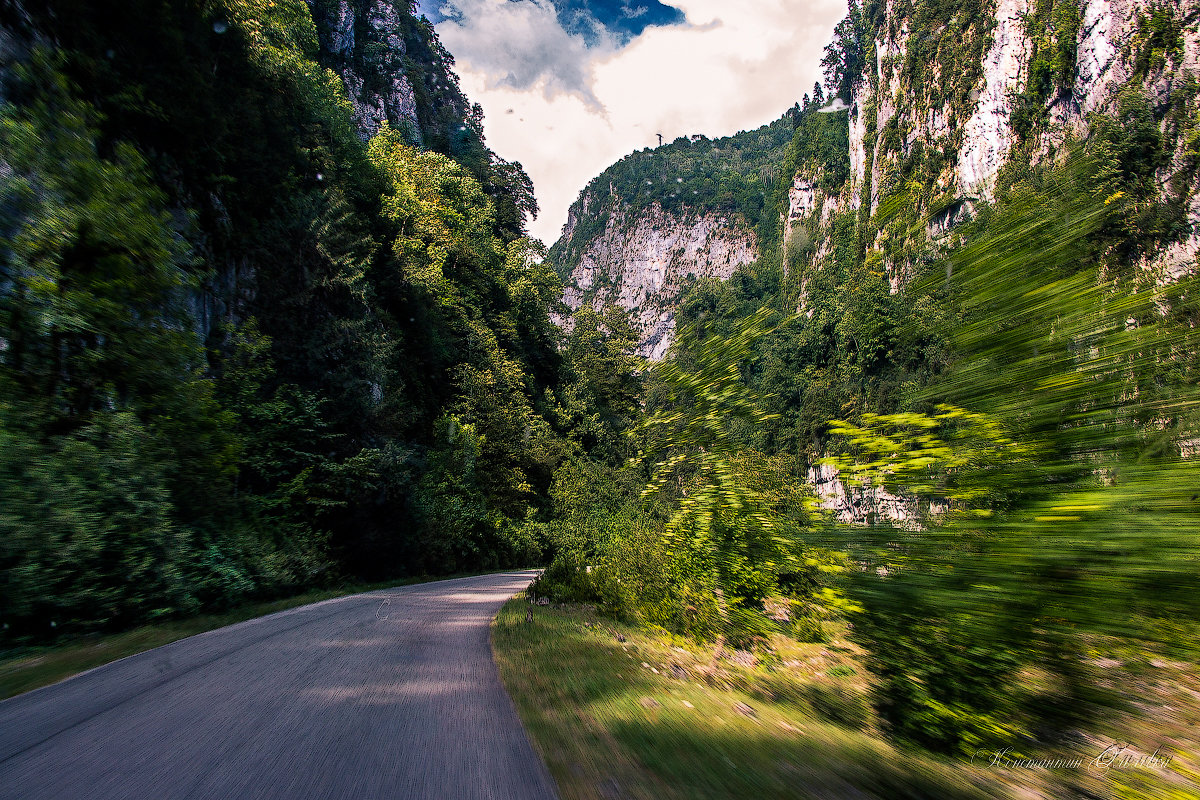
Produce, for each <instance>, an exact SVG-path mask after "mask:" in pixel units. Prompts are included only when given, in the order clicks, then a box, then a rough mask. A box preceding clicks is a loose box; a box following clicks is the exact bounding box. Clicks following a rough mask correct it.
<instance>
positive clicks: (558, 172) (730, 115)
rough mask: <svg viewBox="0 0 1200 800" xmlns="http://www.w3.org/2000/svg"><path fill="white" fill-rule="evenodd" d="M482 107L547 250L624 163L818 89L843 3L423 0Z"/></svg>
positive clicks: (721, 132) (490, 136)
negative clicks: (520, 177) (520, 178)
mask: <svg viewBox="0 0 1200 800" xmlns="http://www.w3.org/2000/svg"><path fill="white" fill-rule="evenodd" d="M418 7H419V11H420V12H421V13H423V14H425V15H426V16H427V17H428V18H429V20H430V21H431V22H433V23H434V25H435V27H436V30H437V32H438V36H439V37H440V38H441V40H442V44H443V45H444V46H445V47H446V49H447V50H449V51H450V53H451V54H452V55H453V56H454V59H455V71H456V72H457V73H458V75H459V78H460V80H461V83H462V88H463V91H464V92H465V93H466V95H467V97H468V98H470V100H471V101H472V102H477V103H479V104H481V105H482V106H483V110H484V115H485V120H486V121H485V127H484V131H485V134H486V136H487V140H488V145H489V146H490V147H491V148H492V149H493V150H495V151H496V153H497V154H499V155H500V156H501V157H503V158H506V159H508V160H509V161H519V162H521V164H522V165H523V166H524V167H525V171H526V172H528V173H529V177H530V178H532V179H533V184H534V190H535V192H536V194H537V199H538V204H539V205H540V206H541V213H540V214H539V215H538V218H537V220H535V221H532V222H531V223H530V225H529V228H530V232H531V233H532V235H534V236H535V237H537V238H539V239H541V240H542V241H544V242H545V243H546V244H547V245H549V244H552V243H553V242H554V241H555V240H556V239H557V238H558V236H559V233H560V232H561V229H562V226H563V224H564V223H565V222H566V219H567V209H568V207H569V206H570V204H571V203H572V202H574V200H575V198H576V197H577V196H578V195H579V192H580V190H581V189H582V188H583V187H584V186H585V185H586V184H587V182H588V181H590V180H591V179H592V178H594V177H595V176H596V175H598V174H600V173H601V172H603V171H604V169H605V168H606V167H608V165H610V164H612V163H613V162H615V161H617V160H619V159H620V158H621V157H622V156H625V155H626V154H628V153H631V152H633V151H635V150H640V149H642V148H644V147H654V146H656V145H657V144H658V137H657V136H656V135H655V134H658V133H661V134H662V136H663V142H664V143H667V142H670V141H672V140H673V139H675V138H676V137H678V136H688V135H691V134H697V133H702V134H704V135H706V136H709V137H717V136H728V135H730V134H733V133H736V132H738V131H740V130H748V129H753V128H757V127H759V126H761V125H765V124H766V123H768V122H770V121H771V120H774V119H776V118H778V117H779V115H780V114H782V113H783V112H784V111H785V110H786V109H787V108H789V107H790V106H791V105H792V104H793V103H795V102H797V101H798V100H800V99H801V97H803V96H804V94H805V93H806V92H811V91H812V86H813V82H814V81H817V80H820V79H821V66H820V62H821V56H822V55H823V52H824V48H825V45H826V44H827V43H828V41H829V39H830V36H831V34H832V32H833V27H834V25H836V24H837V22H838V20H840V19H841V18H842V17H843V16H844V15H845V13H846V2H845V0H665V1H664V0H420V2H419V4H418Z"/></svg>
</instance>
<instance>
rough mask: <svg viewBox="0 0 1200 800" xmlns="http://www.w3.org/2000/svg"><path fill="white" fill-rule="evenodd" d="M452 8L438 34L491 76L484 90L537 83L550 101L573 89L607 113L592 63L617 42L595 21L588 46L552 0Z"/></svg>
mask: <svg viewBox="0 0 1200 800" xmlns="http://www.w3.org/2000/svg"><path fill="white" fill-rule="evenodd" d="M449 8H450V9H452V10H453V12H454V13H455V16H454V18H450V19H446V20H445V21H443V22H442V23H441V24H439V25H438V26H437V32H438V36H439V37H440V38H441V40H442V44H444V45H445V46H446V49H448V50H449V51H450V52H451V53H452V54H453V55H454V58H455V61H456V62H458V63H459V64H460V65H462V67H463V68H465V67H466V66H467V65H469V67H470V69H471V70H472V71H473V72H475V73H478V74H480V75H483V76H484V77H485V78H486V83H485V86H486V87H487V88H486V90H485V91H493V90H496V89H499V88H502V87H507V88H512V89H517V90H528V89H533V88H535V87H537V88H539V89H540V90H541V92H542V94H543V95H544V96H545V97H546V99H547V100H549V99H552V98H554V97H556V96H558V95H559V94H573V95H576V96H578V97H579V98H580V99H581V100H583V101H584V103H585V104H586V105H587V106H588V107H589V108H590V109H592V110H593V111H595V112H598V113H599V112H602V110H603V108H602V105H601V103H600V101H599V100H597V99H596V96H595V94H593V92H592V81H593V76H592V63H593V61H594V59H595V58H596V56H597V54H598V53H600V52H608V51H611V50H612V49H614V48H615V47H616V45H615V43H614V42H611V40H609V39H607V38H606V36H605V33H604V30H603V28H601V27H599V26H598V25H597V26H594V30H595V36H596V37H597V38H598V39H599V42H598V44H597V45H595V46H594V47H593V48H592V49H591V50H589V48H588V46H587V43H586V42H585V40H584V38H583V37H582V36H573V35H571V34H569V33H567V32H566V31H565V30H563V28H562V26H561V25H560V24H559V22H558V18H557V16H556V13H555V10H554V6H553V5H552V4H551V3H550V2H549V0H521V2H509V0H453V2H451V3H450V4H449ZM471 99H472V100H475V101H476V102H482V98H481V97H475V96H472V98H471ZM485 107H486V106H485Z"/></svg>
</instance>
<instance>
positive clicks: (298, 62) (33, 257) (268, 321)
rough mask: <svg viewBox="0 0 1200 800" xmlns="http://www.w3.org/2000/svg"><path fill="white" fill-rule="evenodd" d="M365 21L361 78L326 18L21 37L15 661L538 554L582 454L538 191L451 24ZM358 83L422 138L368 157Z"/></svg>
mask: <svg viewBox="0 0 1200 800" xmlns="http://www.w3.org/2000/svg"><path fill="white" fill-rule="evenodd" d="M360 5H361V4H358V5H355V7H354V8H353V12H354V15H355V19H354V24H355V26H356V28H357V30H356V33H357V34H359V36H358V40H359V42H360V43H361V44H362V45H363V46H362V47H360V48H356V49H355V51H354V52H353V53H351V54H349V55H347V54H345V53H333V52H332V51H331V50H330V49H329V48H327V47H323V46H322V36H325V35H327V33H328V29H322V27H321V22H322V21H324V15H325V14H326V12H328V11H329V4H328V3H320V2H318V3H312V4H310V3H305V2H300V0H277V1H276V2H266V0H225V1H223V2H218V3H209V4H202V6H203V7H200V6H197V5H196V4H193V3H189V2H185V1H184V0H167V2H156V1H151V0H131V2H128V3H81V2H76V0H64V2H62V3H57V4H56V5H55V7H54V8H53V9H51V8H49V7H45V8H43V7H32V8H30V9H28V10H26V11H24V12H22V13H21V14H20V15H15V16H19V17H20V18H19V19H10V16H13V15H10V14H8V13H7V12H6V13H5V23H6V25H10V26H11V30H12V32H13V36H15V37H17V39H19V40H20V41H16V40H14V42H13V44H14V49H13V50H12V51H11V53H12V54H14V55H15V57H16V59H17V60H16V62H15V64H14V65H13V67H12V69H11V70H6V75H7V76H8V78H9V79H8V80H7V82H6V86H5V100H6V103H5V106H4V109H3V114H2V117H0V150H3V152H4V165H3V166H4V169H3V170H2V175H3V177H2V179H0V408H2V413H0V418H2V419H0V431H2V435H3V437H4V441H5V442H6V443H8V444H10V445H11V447H6V453H5V460H4V466H3V470H4V478H3V485H2V486H0V494H3V496H4V498H5V502H4V505H5V507H4V511H3V515H4V516H3V525H4V526H5V532H4V535H5V537H6V538H5V544H4V550H3V552H2V553H0V593H2V594H3V599H4V608H5V619H4V622H5V623H6V625H7V626H8V627H6V628H5V629H4V630H5V631H6V633H5V634H4V639H5V641H8V638H9V637H17V638H19V639H28V640H33V639H38V638H48V637H52V636H53V635H55V634H56V633H57V632H59V631H63V630H82V629H88V628H95V627H104V626H107V627H115V626H126V625H129V624H133V623H136V622H137V621H139V620H143V619H145V618H148V617H150V616H156V615H162V614H176V613H186V612H191V611H194V610H197V609H199V608H201V607H217V606H228V605H231V604H234V603H237V602H239V601H242V600H244V599H246V598H247V597H250V596H262V595H270V594H274V593H278V592H282V591H286V590H288V589H290V588H292V587H296V586H301V585H311V584H314V583H322V582H325V581H328V580H330V579H331V578H332V577H333V576H335V575H337V574H339V573H341V572H343V571H345V572H349V573H352V574H356V575H360V576H362V575H369V576H371V577H375V578H384V577H390V576H399V575H403V574H406V573H412V572H417V571H429V572H437V571H444V570H451V569H455V568H457V567H458V565H471V566H474V567H480V566H484V565H493V566H498V565H509V564H523V565H527V564H531V563H534V562H537V561H538V560H539V559H541V558H542V550H543V548H544V547H545V546H546V540H547V538H548V536H549V534H548V532H547V530H546V527H545V522H544V521H543V520H541V519H539V518H538V515H539V514H541V513H543V512H544V510H545V508H544V507H545V506H547V505H548V500H546V499H545V496H546V490H547V489H548V487H549V484H550V481H551V479H552V476H553V473H554V470H555V469H556V467H557V465H558V463H559V461H560V460H561V459H562V458H564V457H565V456H566V454H568V453H569V452H570V451H571V448H572V447H573V445H572V444H571V443H570V441H569V439H568V438H567V435H566V432H565V430H558V429H555V428H552V427H551V425H550V420H554V421H555V422H556V423H557V422H558V421H559V420H560V419H561V418H562V417H563V411H562V408H561V407H560V395H561V394H562V392H560V390H559V387H560V384H561V383H564V377H563V376H564V374H565V372H564V370H563V357H562V355H561V354H560V353H559V351H558V342H559V334H558V332H557V330H556V328H555V327H554V326H553V324H552V323H551V322H550V318H549V313H550V309H551V307H552V305H553V303H554V302H555V300H556V299H557V297H558V296H559V293H560V288H559V284H558V280H557V278H556V277H555V275H554V273H553V270H552V269H550V267H549V266H548V265H547V264H546V263H545V261H544V255H545V253H544V249H543V248H541V247H540V245H538V244H537V243H535V242H532V241H530V240H528V239H527V238H525V237H524V236H523V235H522V233H523V229H524V221H525V215H526V214H534V213H536V203H535V202H534V201H533V196H532V186H531V185H530V183H529V179H528V176H526V175H525V173H524V171H523V170H522V169H521V167H520V165H519V164H512V163H508V162H505V161H503V160H502V159H499V158H497V157H496V156H495V155H494V154H493V153H491V152H490V151H489V150H488V149H487V148H486V147H485V146H484V143H483V137H482V117H481V111H480V110H479V109H478V107H474V108H472V107H470V106H469V105H468V104H467V102H466V100H465V99H464V98H463V97H462V94H461V92H460V91H459V89H458V86H457V79H455V78H454V76H453V74H452V73H451V72H450V71H449V65H450V63H451V60H450V58H449V55H448V54H447V53H446V52H445V51H444V50H443V49H442V48H441V46H440V44H438V43H437V41H436V36H435V35H434V33H433V31H432V29H431V28H430V27H429V26H428V24H427V23H424V22H421V21H419V20H417V19H416V18H415V17H414V16H413V15H412V14H411V13H407V14H406V13H404V9H403V8H400V13H398V14H397V15H396V17H395V19H394V20H393V22H394V25H393V26H392V28H391V29H390V30H388V31H386V32H384V34H381V33H380V32H378V31H376V30H375V29H374V28H372V27H371V26H369V25H368V24H367V18H366V11H367V9H366V8H365V7H359V6H360ZM410 11H411V9H410ZM314 14H315V15H316V17H315V18H314V16H313V15H314ZM7 29H8V28H6V30H7ZM368 29H369V30H368ZM381 36H382V37H383V39H388V41H395V40H397V39H398V40H399V41H403V42H404V50H405V52H404V53H399V52H398V51H397V49H396V48H395V47H394V46H392V45H391V44H387V43H385V42H384V41H383V39H381ZM392 37H397V38H392ZM47 42H53V43H54V47H53V48H50V47H48V46H46V45H45V44H44V43H47ZM38 43H43V44H40V45H39V44H38ZM389 48H390V49H389ZM372 59H377V60H378V63H373V64H368V63H367V62H369V61H371V60H372ZM347 68H353V69H356V70H358V71H359V73H358V74H359V75H360V76H361V77H362V78H363V80H364V82H366V83H370V84H371V87H373V88H372V91H378V90H382V89H385V88H387V87H390V85H391V81H392V76H393V75H394V74H395V73H397V72H399V71H403V72H404V74H406V75H407V76H408V78H409V80H410V81H411V82H412V83H413V85H414V88H415V90H416V95H417V98H416V99H417V117H418V122H419V125H418V126H417V127H418V128H420V129H419V130H418V129H415V128H410V129H406V130H405V131H403V134H401V133H400V132H397V131H394V130H391V129H390V128H387V127H386V126H385V127H384V129H383V130H382V131H381V133H380V136H379V137H377V140H376V141H375V142H374V143H372V144H371V145H370V146H367V145H365V144H364V143H363V142H362V141H361V140H360V139H359V132H358V131H357V130H356V128H355V125H354V119H353V114H352V107H351V104H350V102H349V98H348V97H347V95H346V89H345V84H344V82H343V80H342V78H341V77H340V76H339V75H338V73H337V71H335V70H344V69H347ZM385 73H386V74H385ZM413 143H421V144H422V145H423V149H422V151H420V152H419V151H418V150H417V149H415V148H413V147H412V146H411V145H412V144H413ZM446 419H455V420H458V421H459V422H460V423H461V426H462V429H463V430H466V431H468V432H469V435H466V434H464V435H463V436H451V435H450V434H449V433H447V430H446V424H445V423H444V422H439V420H446ZM10 453H11V454H12V457H11V458H9V457H8V456H9V454H10ZM17 455H20V456H21V457H20V458H19V459H18V458H17ZM50 507H55V508H61V514H60V515H59V522H56V523H55V525H53V526H49V527H47V526H44V525H40V523H39V522H38V520H39V517H41V516H44V515H45V514H46V513H47V509H48V508H50ZM10 531H11V532H12V536H8V533H9V532H10ZM125 552H127V553H128V558H126V557H125V556H123V555H121V554H122V553H125ZM123 559H124V560H123ZM122 571H124V572H125V574H126V575H127V576H131V577H129V580H128V581H126V582H124V583H122V581H121V580H120V578H119V575H120V574H121V572H122ZM9 608H12V609H15V610H14V611H13V612H12V613H11V614H10V612H9V610H8V609H9ZM51 619H54V620H57V622H58V625H57V626H56V627H55V628H54V629H51V628H49V626H48V621H49V620H51Z"/></svg>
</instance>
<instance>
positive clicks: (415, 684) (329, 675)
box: [0, 572, 555, 800]
mask: <svg viewBox="0 0 1200 800" xmlns="http://www.w3.org/2000/svg"><path fill="white" fill-rule="evenodd" d="M532 577H533V573H532V572H509V573H502V574H496V575H486V576H482V577H477V578H458V579H455V580H448V581H439V582H437V583H427V584H421V585H417V586H408V587H402V588H398V589H389V590H384V591H379V592H370V593H367V594H360V595H354V596H352V597H342V598H338V599H335V600H327V601H325V602H322V603H316V604H315V605H310V606H304V607H302V608H295V609H291V610H288V611H281V612H279V613H277V614H272V615H270V616H267V617H260V618H258V619H254V620H249V621H247V622H242V623H239V624H237V625H232V626H230V627H228V628H222V629H220V630H215V631H209V632H208V633H203V634H200V635H199V636H193V637H191V638H189V639H183V640H181V641H178V642H175V643H173V644H169V645H167V646H165V647H160V648H157V649H155V650H151V651H148V652H146V653H142V654H140V655H136V656H131V657H129V658H126V659H122V660H120V661H117V662H114V663H112V664H108V665H106V666H103V667H99V668H97V669H94V670H91V671H90V672H86V673H83V674H82V675H78V676H76V677H74V678H71V679H70V680H66V681H63V682H62V683H59V684H56V685H54V686H48V687H46V688H43V689H38V690H36V691H33V692H29V693H28V694H24V695H20V696H18V697H14V698H11V699H9V700H6V701H4V702H3V703H0V798H5V799H6V800H7V799H8V798H13V799H14V800H15V799H16V798H20V800H37V799H38V798H47V799H48V800H50V799H51V798H52V799H53V800H72V798H88V800H97V799H99V798H123V799H124V798H147V799H151V798H172V799H174V798H178V799H179V800H185V799H186V800H191V799H193V798H279V800H302V799H303V798H363V800H368V799H369V800H375V799H376V798H380V799H382V798H403V799H404V800H408V799H409V798H416V799H419V798H430V799H431V800H432V799H433V798H437V799H438V800H441V799H442V798H445V799H447V800H449V799H450V798H522V799H524V798H529V800H540V799H541V798H554V797H555V790H554V788H553V787H554V784H553V782H552V780H551V778H550V776H549V774H548V773H547V772H546V769H545V766H544V765H543V764H542V763H541V761H540V760H539V759H538V757H537V755H536V754H535V753H534V752H533V749H532V748H531V747H530V745H529V740H528V739H527V738H526V736H525V732H524V729H523V728H522V727H521V722H520V720H519V719H518V718H517V714H516V711H515V710H514V708H513V705H512V702H511V700H510V699H509V697H508V695H507V694H506V693H505V691H504V687H503V686H501V684H500V679H499V675H498V674H497V672H496V667H495V665H494V664H493V662H492V654H491V647H490V645H489V637H488V630H489V624H490V622H491V620H492V617H493V616H495V614H496V611H497V610H498V609H499V608H500V606H501V605H502V604H503V603H504V601H505V600H506V599H508V598H509V597H510V596H512V595H513V594H514V593H516V592H518V591H520V590H522V589H524V588H525V586H526V585H528V583H529V581H530V580H531V579H532Z"/></svg>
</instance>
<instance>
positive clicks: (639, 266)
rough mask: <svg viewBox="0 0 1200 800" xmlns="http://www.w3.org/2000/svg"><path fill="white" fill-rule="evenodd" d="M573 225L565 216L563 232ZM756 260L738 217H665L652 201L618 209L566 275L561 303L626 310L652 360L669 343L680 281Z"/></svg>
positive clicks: (725, 272)
mask: <svg viewBox="0 0 1200 800" xmlns="http://www.w3.org/2000/svg"><path fill="white" fill-rule="evenodd" d="M588 202H590V201H588ZM588 202H585V204H584V205H583V207H582V208H581V209H580V211H581V212H582V213H587V205H588ZM577 224H578V218H577V217H572V218H571V219H569V221H568V223H567V229H568V231H570V230H571V229H572V228H573V227H574V226H575V225H577ZM757 257H758V252H757V243H756V241H755V237H754V232H753V231H751V230H750V229H749V228H748V227H747V226H746V225H745V223H744V222H742V221H741V220H739V219H737V218H736V217H732V216H726V215H721V214H717V213H714V212H695V211H686V210H685V211H684V212H683V213H682V214H670V213H667V212H665V211H663V209H662V207H661V206H659V205H658V204H652V205H650V206H648V207H646V208H644V209H642V210H641V211H640V212H636V213H630V212H629V211H628V210H627V209H622V208H620V207H618V208H617V209H616V210H614V211H613V212H612V213H610V214H609V216H608V222H607V225H606V226H605V228H604V230H603V231H602V232H601V233H599V234H598V235H597V236H596V237H595V238H593V239H592V240H591V241H590V242H589V243H588V244H587V246H586V248H585V250H584V252H583V254H582V255H581V256H580V257H579V259H578V262H577V265H576V266H575V267H574V268H573V269H572V270H571V272H570V274H569V275H568V276H567V279H566V281H565V284H566V288H565V291H564V294H563V301H564V302H565V303H566V305H567V306H568V307H569V308H570V309H571V310H572V311H574V310H575V309H578V308H579V307H580V306H581V305H583V304H584V303H591V304H592V305H593V306H594V307H596V308H597V309H599V308H602V307H603V306H605V305H608V304H616V305H619V306H621V307H622V308H625V309H627V310H629V311H630V312H631V315H632V317H633V320H634V321H635V323H637V325H638V326H639V327H640V329H641V333H642V336H641V341H640V343H639V345H638V353H639V354H640V355H642V356H643V357H645V358H649V359H652V360H658V359H661V358H662V357H663V356H664V355H665V354H666V351H667V349H668V348H669V347H670V344H671V334H672V332H673V331H674V329H675V306H676V301H677V300H678V297H679V293H680V291H681V289H682V288H683V287H684V286H685V284H686V282H687V281H688V280H689V279H691V278H720V279H725V278H728V277H729V276H730V275H732V274H733V272H734V270H736V269H737V268H738V267H740V266H743V265H745V264H749V263H750V262H752V261H754V259H756V258H757ZM559 321H560V323H565V320H559Z"/></svg>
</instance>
